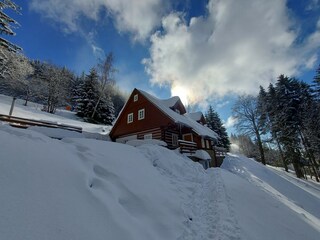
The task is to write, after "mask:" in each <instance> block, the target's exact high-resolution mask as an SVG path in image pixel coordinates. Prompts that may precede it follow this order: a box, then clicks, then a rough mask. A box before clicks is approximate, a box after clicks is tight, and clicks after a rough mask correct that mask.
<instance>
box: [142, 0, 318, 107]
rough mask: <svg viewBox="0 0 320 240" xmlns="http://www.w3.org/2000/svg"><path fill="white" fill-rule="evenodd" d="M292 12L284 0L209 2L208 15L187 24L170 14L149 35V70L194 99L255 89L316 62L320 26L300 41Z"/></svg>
mask: <svg viewBox="0 0 320 240" xmlns="http://www.w3.org/2000/svg"><path fill="white" fill-rule="evenodd" d="M289 13H290V11H289V10H288V9H287V6H286V1H285V0H268V1H256V0H241V1H235V0H210V1H209V2H208V5H207V14H206V16H200V17H194V18H191V19H190V21H189V22H186V20H185V19H184V16H183V14H180V13H171V14H170V15H168V16H166V17H164V18H163V20H162V30H161V31H157V32H156V33H154V34H153V35H152V36H151V47H150V57H149V58H147V59H144V60H143V63H144V64H145V69H146V72H147V73H148V74H149V75H150V77H151V82H152V83H153V84H159V85H168V84H169V85H170V86H171V88H172V94H173V95H176V94H177V95H180V94H181V92H184V94H186V95H187V97H188V100H189V102H191V103H194V102H202V101H206V100H208V99H212V98H214V97H222V96H225V95H227V94H229V93H236V94H241V93H249V94H250V93H256V92H257V91H258V90H259V85H262V86H267V85H268V84H269V83H270V82H271V81H274V80H275V79H276V78H277V76H279V75H280V74H282V73H284V74H286V75H294V74H298V71H299V69H304V68H310V67H313V65H314V64H315V62H316V60H317V55H316V51H318V48H319V46H320V24H318V26H317V29H315V31H314V33H312V34H310V35H309V36H306V37H304V38H303V41H301V40H300V39H301V38H300V37H301V36H299V31H298V27H297V26H296V22H295V20H294V19H292V17H291V16H290V14H289Z"/></svg>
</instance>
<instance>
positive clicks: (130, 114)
mask: <svg viewBox="0 0 320 240" xmlns="http://www.w3.org/2000/svg"><path fill="white" fill-rule="evenodd" d="M132 122H133V113H129V114H128V118H127V123H132Z"/></svg>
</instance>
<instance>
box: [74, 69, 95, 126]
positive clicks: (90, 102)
mask: <svg viewBox="0 0 320 240" xmlns="http://www.w3.org/2000/svg"><path fill="white" fill-rule="evenodd" d="M97 100H98V74H97V71H96V69H95V68H92V69H91V70H90V73H89V75H87V76H86V77H85V80H84V83H83V85H82V89H81V90H80V97H79V99H78V100H77V103H78V104H77V109H76V110H77V115H78V116H80V117H83V118H84V120H86V121H89V122H92V119H91V116H92V113H93V111H94V107H95V105H96V102H97Z"/></svg>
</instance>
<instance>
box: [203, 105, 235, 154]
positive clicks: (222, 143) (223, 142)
mask: <svg viewBox="0 0 320 240" xmlns="http://www.w3.org/2000/svg"><path fill="white" fill-rule="evenodd" d="M205 118H206V122H207V126H208V128H210V129H211V130H213V131H214V132H216V133H217V134H218V136H219V139H218V144H217V146H218V147H224V148H226V149H228V150H229V149H230V140H229V137H228V134H227V130H226V128H225V127H224V126H223V124H222V121H221V119H220V117H219V114H218V113H217V112H216V111H214V110H213V107H212V106H209V109H208V112H207V113H206V114H205Z"/></svg>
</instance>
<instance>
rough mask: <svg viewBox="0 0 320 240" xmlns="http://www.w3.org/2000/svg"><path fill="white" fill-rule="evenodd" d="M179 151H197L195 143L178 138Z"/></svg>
mask: <svg viewBox="0 0 320 240" xmlns="http://www.w3.org/2000/svg"><path fill="white" fill-rule="evenodd" d="M178 144H179V147H180V152H181V153H192V154H193V153H195V152H196V151H197V144H196V143H195V142H189V141H184V140H178Z"/></svg>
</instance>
